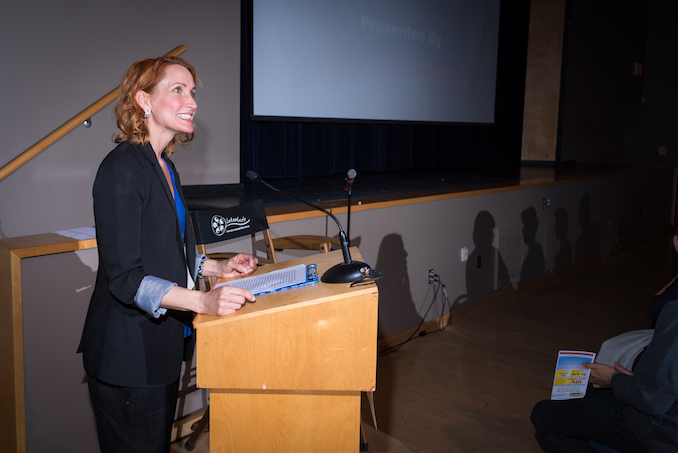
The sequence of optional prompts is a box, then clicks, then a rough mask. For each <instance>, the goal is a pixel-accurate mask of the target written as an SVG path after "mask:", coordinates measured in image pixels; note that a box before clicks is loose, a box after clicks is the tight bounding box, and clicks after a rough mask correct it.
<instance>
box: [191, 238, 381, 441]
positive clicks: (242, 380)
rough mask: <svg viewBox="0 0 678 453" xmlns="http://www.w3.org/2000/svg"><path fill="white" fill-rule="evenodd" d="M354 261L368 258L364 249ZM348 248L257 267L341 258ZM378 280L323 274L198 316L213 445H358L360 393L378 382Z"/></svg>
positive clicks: (200, 367)
mask: <svg viewBox="0 0 678 453" xmlns="http://www.w3.org/2000/svg"><path fill="white" fill-rule="evenodd" d="M352 256H353V259H355V260H360V259H361V258H360V257H359V254H358V252H357V250H356V249H353V250H352ZM342 261H343V258H342V254H341V251H337V252H330V253H323V254H318V255H313V256H311V257H308V258H300V259H295V260H291V261H287V262H284V263H279V264H275V265H267V266H263V267H261V268H260V269H259V270H257V272H262V273H263V272H270V271H272V270H276V269H280V268H285V267H288V266H294V265H297V264H313V263H315V264H317V265H318V271H319V274H320V275H322V273H323V272H325V270H327V269H329V268H330V267H331V266H332V265H334V264H336V263H338V262H342ZM377 314H378V291H377V286H376V285H375V284H374V283H367V284H363V285H358V286H356V287H353V288H351V287H350V286H349V284H326V283H321V282H319V283H317V284H315V285H313V286H308V287H302V288H295V289H290V290H285V291H280V292H276V293H272V294H266V295H263V296H258V297H257V300H256V302H254V303H251V304H249V303H248V304H247V305H246V306H245V307H243V308H242V309H241V310H239V311H237V312H236V313H233V314H232V315H229V316H224V317H216V316H205V315H198V316H197V317H196V319H195V322H194V326H195V328H196V334H197V349H196V351H197V352H196V354H197V362H196V363H197V383H198V387H203V388H205V387H207V388H210V389H211V393H210V395H211V396H210V433H211V434H210V448H211V450H212V451H213V452H222V451H223V452H290V451H293V452H297V451H300V452H301V451H332V452H344V451H345V452H357V451H358V448H359V435H360V392H361V391H373V390H374V389H375V382H376V361H377V328H378V319H377Z"/></svg>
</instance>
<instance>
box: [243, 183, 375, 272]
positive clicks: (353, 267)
mask: <svg viewBox="0 0 678 453" xmlns="http://www.w3.org/2000/svg"><path fill="white" fill-rule="evenodd" d="M246 175H247V177H248V178H250V179H251V180H252V181H256V182H260V183H262V184H264V185H265V186H266V187H268V188H269V189H271V190H274V191H276V192H278V193H280V194H283V195H285V196H286V197H289V198H292V199H294V200H297V201H299V202H301V203H304V204H306V205H308V206H310V207H312V208H314V209H317V210H318V211H322V212H324V213H325V214H327V215H328V216H330V217H331V218H332V219H333V220H334V221H335V222H336V224H337V227H339V241H340V242H341V252H342V254H343V255H344V262H343V263H339V264H337V265H335V266H332V267H331V268H329V269H328V270H327V271H326V272H325V273H324V274H323V275H322V277H320V280H321V281H322V282H323V283H353V282H360V281H363V280H364V279H365V278H366V277H367V278H375V277H376V278H379V277H381V272H379V271H376V270H374V269H372V268H370V266H369V265H367V264H365V263H363V262H362V261H353V260H352V259H351V252H350V251H349V250H348V240H347V239H346V233H344V229H343V228H342V227H341V223H339V220H337V218H336V217H335V216H334V215H333V214H332V213H331V212H329V211H326V210H325V209H323V208H321V207H319V206H316V205H314V204H313V203H310V202H308V201H306V200H302V199H301V198H298V197H296V196H294V195H292V194H290V193H287V192H284V191H282V190H279V189H276V188H275V187H273V186H272V185H270V184H269V183H267V182H266V181H264V180H263V179H261V178H259V175H258V174H256V173H254V172H253V171H252V170H250V171H248V172H247V173H246Z"/></svg>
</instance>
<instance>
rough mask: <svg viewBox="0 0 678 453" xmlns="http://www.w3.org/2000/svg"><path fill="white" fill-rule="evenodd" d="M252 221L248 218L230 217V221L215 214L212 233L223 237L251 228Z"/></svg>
mask: <svg viewBox="0 0 678 453" xmlns="http://www.w3.org/2000/svg"><path fill="white" fill-rule="evenodd" d="M250 222H251V220H250V219H248V218H247V217H229V218H228V219H226V218H224V217H223V216H220V215H219V214H215V215H213V216H212V222H211V224H212V232H213V233H214V234H215V235H216V236H223V235H224V234H226V233H233V232H234V231H239V230H243V229H245V228H249V227H250Z"/></svg>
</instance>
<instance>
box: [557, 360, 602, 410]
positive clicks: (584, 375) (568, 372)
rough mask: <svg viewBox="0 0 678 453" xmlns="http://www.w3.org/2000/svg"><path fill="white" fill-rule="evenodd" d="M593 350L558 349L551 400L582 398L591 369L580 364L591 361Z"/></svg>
mask: <svg viewBox="0 0 678 453" xmlns="http://www.w3.org/2000/svg"><path fill="white" fill-rule="evenodd" d="M595 358H596V354H595V352H585V351H558V361H557V362H556V373H555V376H554V377H553V387H552V389H551V399H552V400H569V399H573V398H583V397H584V395H586V386H587V385H588V383H589V374H590V373H591V370H589V369H588V368H584V367H583V366H581V364H582V363H584V362H587V363H593V360H594V359H595Z"/></svg>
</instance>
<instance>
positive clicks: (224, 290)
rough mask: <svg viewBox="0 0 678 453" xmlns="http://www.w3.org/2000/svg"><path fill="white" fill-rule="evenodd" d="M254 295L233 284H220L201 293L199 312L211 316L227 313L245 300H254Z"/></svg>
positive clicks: (241, 304)
mask: <svg viewBox="0 0 678 453" xmlns="http://www.w3.org/2000/svg"><path fill="white" fill-rule="evenodd" d="M255 300H256V299H255V297H254V295H253V294H252V293H251V292H249V291H247V290H246V289H242V288H237V287H235V286H220V287H218V288H215V289H213V290H210V291H207V292H204V293H202V306H203V309H202V310H201V311H200V312H201V313H205V314H208V315H213V316H225V315H229V314H231V313H233V312H235V311H236V310H239V309H240V308H242V306H243V305H244V304H245V303H246V302H248V301H249V302H254V301H255Z"/></svg>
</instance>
